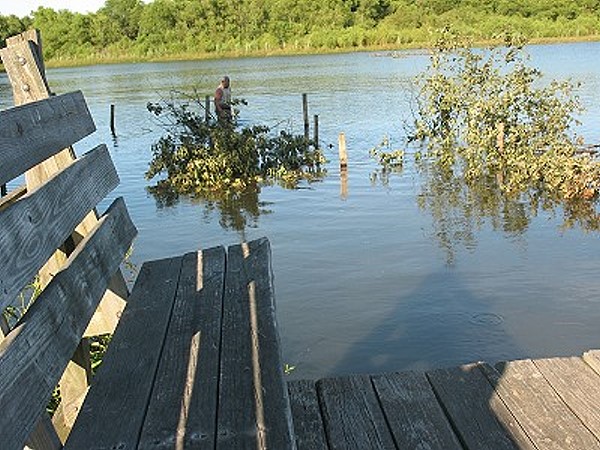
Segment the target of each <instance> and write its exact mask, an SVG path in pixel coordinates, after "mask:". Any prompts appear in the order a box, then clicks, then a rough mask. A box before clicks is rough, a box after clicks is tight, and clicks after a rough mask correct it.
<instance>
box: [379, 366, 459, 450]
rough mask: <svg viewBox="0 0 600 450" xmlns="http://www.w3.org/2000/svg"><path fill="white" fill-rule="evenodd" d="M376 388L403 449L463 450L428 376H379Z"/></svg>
mask: <svg viewBox="0 0 600 450" xmlns="http://www.w3.org/2000/svg"><path fill="white" fill-rule="evenodd" d="M373 385H374V386H375V391H376V392H377V394H378V397H379V401H380V402H381V407H382V409H383V412H384V414H385V416H386V418H387V421H388V423H389V425H390V428H391V430H392V434H393V436H394V438H395V440H396V443H397V445H398V447H399V448H426V449H430V450H434V449H440V450H451V449H462V446H461V445H460V443H459V442H458V439H457V438H456V436H455V435H454V432H453V431H452V428H451V426H450V423H449V422H448V419H447V418H446V416H445V415H444V412H443V411H442V408H441V406H440V404H439V403H438V401H437V399H436V398H435V394H434V393H433V389H432V388H431V385H430V384H429V381H427V377H426V376H425V374H424V373H418V372H402V373H390V374H384V375H378V376H374V377H373Z"/></svg>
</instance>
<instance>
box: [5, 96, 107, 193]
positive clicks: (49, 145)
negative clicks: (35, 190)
mask: <svg viewBox="0 0 600 450" xmlns="http://www.w3.org/2000/svg"><path fill="white" fill-rule="evenodd" d="M95 130H96V127H95V125H94V121H93V120H92V116H91V115H90V112H89V110H88V108H87V105H86V103H85V99H84V98H83V94H82V93H81V92H79V91H78V92H73V93H70V94H64V95H59V96H56V97H50V98H48V99H45V100H41V101H39V102H35V103H29V104H26V105H22V106H17V107H15V108H11V109H7V110H4V111H0V167H2V171H0V184H3V183H6V182H8V181H10V180H12V179H13V178H16V177H17V176H19V175H21V174H22V173H24V172H25V171H27V170H29V169H31V168H32V167H34V166H36V165H37V164H39V163H41V162H42V161H44V160H46V159H48V158H49V157H51V156H53V155H55V154H56V153H58V152H59V151H61V150H63V149H64V148H66V147H68V146H70V145H72V144H74V143H75V142H77V141H79V140H81V139H82V138H84V137H85V136H87V135H89V134H91V133H93V132H94V131H95Z"/></svg>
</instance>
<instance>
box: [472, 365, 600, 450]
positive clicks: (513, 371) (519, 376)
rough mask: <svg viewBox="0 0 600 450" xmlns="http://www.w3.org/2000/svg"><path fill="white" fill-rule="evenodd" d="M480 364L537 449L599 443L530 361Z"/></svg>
mask: <svg viewBox="0 0 600 450" xmlns="http://www.w3.org/2000/svg"><path fill="white" fill-rule="evenodd" d="M496 367H497V370H496V369H494V368H493V367H491V366H490V365H488V364H482V365H480V368H481V369H482V370H483V372H484V374H485V375H486V377H487V378H488V380H489V381H490V382H491V383H492V385H493V386H494V389H495V390H496V392H497V393H498V395H499V396H500V398H501V399H502V401H503V402H504V403H505V404H506V406H507V407H508V408H509V409H510V411H511V412H512V414H513V415H514V416H515V418H516V419H517V421H518V422H519V424H520V425H521V427H522V428H523V429H524V430H525V432H526V433H527V435H528V436H529V437H530V438H531V440H532V441H533V443H534V444H535V446H536V447H537V448H538V449H539V450H563V449H565V448H568V449H573V450H575V449H581V450H584V449H599V448H600V443H599V442H598V440H597V439H596V438H595V437H594V435H592V434H591V433H590V431H589V430H588V429H587V428H586V427H585V426H584V425H583V424H582V423H581V421H580V420H579V419H578V418H577V417H576V416H575V415H574V414H573V412H572V411H571V410H570V409H569V408H568V406H567V405H566V404H565V403H564V402H563V401H562V400H561V398H560V397H559V396H558V395H557V394H556V392H555V391H554V389H553V388H552V386H550V384H548V382H547V381H546V379H545V378H544V376H543V375H542V374H541V373H540V371H539V370H538V369H537V367H536V366H535V364H534V363H533V361H531V360H529V359H527V360H523V361H510V362H503V363H499V364H497V365H496Z"/></svg>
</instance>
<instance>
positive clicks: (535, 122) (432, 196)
mask: <svg viewBox="0 0 600 450" xmlns="http://www.w3.org/2000/svg"><path fill="white" fill-rule="evenodd" d="M523 45H524V43H523V42H521V41H519V40H516V39H513V38H510V37H509V38H507V39H506V41H505V45H503V46H496V47H492V48H489V49H473V48H472V47H471V46H470V45H469V43H468V42H466V41H464V40H461V39H459V38H457V37H456V36H453V35H451V34H450V33H446V34H444V36H443V38H442V39H440V41H439V42H438V43H437V45H436V46H435V48H434V49H433V50H432V51H431V55H430V64H429V67H428V68H427V70H426V71H425V72H423V73H422V74H421V75H419V77H418V79H417V87H418V95H417V105H416V118H415V126H414V134H413V135H412V136H411V139H412V140H414V141H415V142H416V143H418V144H420V147H419V149H418V150H417V151H416V158H415V159H416V163H417V167H418V168H419V169H420V172H421V173H422V174H423V176H424V184H423V188H422V192H421V194H420V196H419V199H418V202H419V205H420V206H421V207H422V208H425V209H427V210H429V211H430V212H431V214H432V216H433V219H434V227H435V234H436V237H437V238H438V241H439V243H440V245H441V246H442V248H443V249H445V251H446V252H447V255H448V260H449V262H452V260H453V258H454V251H455V249H456V246H457V245H465V246H467V248H469V247H472V246H473V244H474V242H475V231H476V230H477V229H479V228H480V227H481V226H482V225H483V224H485V223H489V224H490V225H491V226H492V227H493V228H494V229H496V230H502V231H503V232H504V233H506V234H509V235H513V236H514V235H518V234H521V233H523V232H524V231H525V230H527V228H528V226H529V224H530V222H531V220H532V219H533V218H534V217H535V216H536V215H537V214H538V213H539V212H540V211H552V212H554V213H559V214H562V215H563V217H564V226H565V227H571V226H574V225H579V226H580V227H581V228H582V229H584V230H588V231H589V230H598V229H599V228H600V215H599V214H598V210H597V199H598V193H599V189H600V164H599V162H598V161H597V160H596V159H595V158H594V157H593V155H592V154H591V153H590V152H582V151H581V149H582V139H581V138H579V137H577V136H576V134H575V132H574V126H575V125H576V124H577V123H578V122H577V120H576V115H577V114H578V113H580V112H581V109H582V108H581V106H580V104H579V100H578V97H577V96H576V94H575V89H576V86H574V85H573V84H572V83H570V82H568V81H562V82H559V81H551V82H549V83H547V84H544V82H543V81H544V80H542V73H541V72H540V71H539V70H538V69H536V68H533V67H530V66H529V65H528V57H527V56H526V54H525V52H524V49H523Z"/></svg>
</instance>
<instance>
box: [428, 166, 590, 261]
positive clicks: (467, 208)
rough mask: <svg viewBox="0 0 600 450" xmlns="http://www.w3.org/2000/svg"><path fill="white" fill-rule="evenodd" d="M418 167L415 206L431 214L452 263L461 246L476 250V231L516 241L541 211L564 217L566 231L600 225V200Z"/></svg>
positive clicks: (429, 167)
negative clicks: (488, 230)
mask: <svg viewBox="0 0 600 450" xmlns="http://www.w3.org/2000/svg"><path fill="white" fill-rule="evenodd" d="M418 166H419V171H420V173H421V175H422V184H421V189H420V192H419V193H418V195H417V204H418V206H419V208H421V209H422V210H426V211H428V212H429V213H430V214H431V217H432V219H433V221H432V224H433V230H434V231H433V235H434V237H435V239H436V240H437V242H438V244H439V246H440V248H441V249H442V250H443V251H444V252H445V254H446V259H447V263H448V264H450V265H452V264H453V263H454V262H455V255H456V252H457V250H458V249H459V248H461V247H463V248H466V249H468V250H472V249H474V248H475V246H476V245H477V232H478V231H480V230H481V229H482V228H483V227H484V226H490V227H491V228H492V229H493V230H494V231H496V232H501V233H503V234H504V235H505V236H506V237H508V238H512V239H514V238H518V237H520V236H522V235H523V234H524V233H525V232H526V231H527V230H528V229H529V227H530V225H531V223H532V220H533V219H534V218H535V217H537V216H538V215H539V214H541V213H542V212H544V213H546V214H551V215H554V216H555V217H556V218H559V217H561V216H562V224H561V226H560V229H561V230H563V231H564V230H567V229H570V228H576V227H577V228H580V229H581V230H583V231H586V232H590V231H598V230H599V229H600V214H599V211H598V198H596V199H592V200H586V199H583V198H573V199H563V198H557V197H556V196H552V195H551V193H549V192H546V191H544V189H543V188H542V187H540V186H535V187H532V186H522V189H521V190H520V191H519V192H513V193H510V194H509V193H507V192H505V191H504V190H502V189H501V188H500V184H499V183H498V180H496V179H495V178H493V177H488V178H481V179H478V180H476V181H469V182H468V181H466V180H465V178H464V177H462V176H459V175H456V174H454V173H453V172H452V171H451V170H445V169H444V168H443V167H440V166H439V165H437V164H435V163H432V162H423V163H421V164H418Z"/></svg>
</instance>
